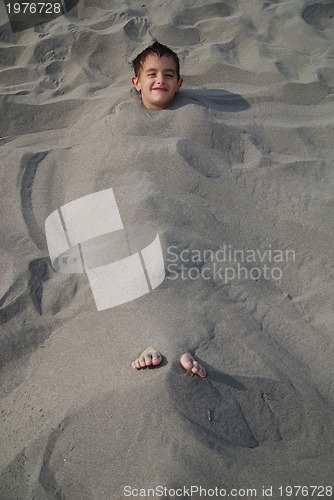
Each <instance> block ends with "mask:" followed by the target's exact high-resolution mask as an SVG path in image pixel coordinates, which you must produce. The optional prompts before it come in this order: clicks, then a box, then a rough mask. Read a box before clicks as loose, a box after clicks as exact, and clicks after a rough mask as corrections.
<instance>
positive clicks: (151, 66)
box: [132, 54, 183, 109]
mask: <svg viewBox="0 0 334 500" xmlns="http://www.w3.org/2000/svg"><path fill="white" fill-rule="evenodd" d="M182 82H183V80H181V78H180V79H179V78H178V76H177V72H176V62H175V61H174V59H173V58H172V57H171V56H161V57H159V56H158V55H156V54H150V55H149V56H148V57H147V58H146V59H145V61H144V63H143V66H142V68H141V70H140V73H139V75H138V77H137V76H133V77H132V83H133V85H134V86H135V87H136V89H137V90H138V91H139V92H140V93H141V98H142V101H143V104H144V106H145V107H146V108H148V109H163V108H165V107H166V106H168V105H169V104H170V103H171V102H172V100H173V99H174V96H175V94H176V92H177V91H178V90H179V88H180V87H181V85H182Z"/></svg>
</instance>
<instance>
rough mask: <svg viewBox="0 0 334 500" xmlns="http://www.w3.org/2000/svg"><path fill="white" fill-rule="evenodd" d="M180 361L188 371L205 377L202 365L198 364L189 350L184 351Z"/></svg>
mask: <svg viewBox="0 0 334 500" xmlns="http://www.w3.org/2000/svg"><path fill="white" fill-rule="evenodd" d="M180 363H181V365H182V366H183V368H184V369H185V370H187V371H188V372H192V373H195V374H196V375H198V376H199V377H202V378H204V377H206V371H205V369H204V368H203V366H202V365H200V364H199V363H198V361H196V360H195V359H194V357H193V356H192V355H191V354H190V353H189V352H186V353H184V354H183V355H182V356H181V358H180Z"/></svg>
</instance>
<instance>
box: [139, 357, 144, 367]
mask: <svg viewBox="0 0 334 500" xmlns="http://www.w3.org/2000/svg"><path fill="white" fill-rule="evenodd" d="M139 365H140V367H141V368H144V367H145V366H146V362H145V358H144V356H142V357H141V358H139Z"/></svg>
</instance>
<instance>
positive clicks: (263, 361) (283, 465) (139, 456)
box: [0, 0, 334, 500]
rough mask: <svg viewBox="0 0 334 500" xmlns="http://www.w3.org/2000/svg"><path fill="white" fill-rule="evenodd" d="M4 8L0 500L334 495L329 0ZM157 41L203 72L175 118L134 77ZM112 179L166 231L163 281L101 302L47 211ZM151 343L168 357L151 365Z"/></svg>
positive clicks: (132, 206)
mask: <svg viewBox="0 0 334 500" xmlns="http://www.w3.org/2000/svg"><path fill="white" fill-rule="evenodd" d="M144 1H145V3H143V2H144ZM0 19H1V27H0V64H1V69H0V89H1V123H0V127H1V130H0V158H1V219H0V231H1V233H0V236H1V240H0V241H1V247H0V248H1V258H0V265H1V280H0V286H1V315H0V320H1V336H0V339H1V340H0V341H1V344H0V358H1V438H0V443H1V453H0V473H1V479H0V499H1V500H14V499H15V500H33V499H34V500H47V499H55V500H56V499H66V500H121V499H122V498H137V497H139V494H140V497H141V498H166V499H171V498H184V499H185V498H191V499H197V498H223V493H224V491H223V489H225V490H226V494H229V493H230V494H234V498H238V499H239V498H257V499H263V498H267V497H268V496H271V497H272V498H274V499H279V498H289V490H286V489H285V488H286V487H287V486H289V485H290V486H291V485H292V486H293V485H305V486H311V485H316V486H318V487H319V488H318V489H315V490H314V489H313V490H312V489H310V488H309V489H308V490H307V489H306V490H305V489H304V490H303V498H314V497H315V496H316V495H318V496H319V495H321V494H323V495H327V498H333V496H332V493H331V491H330V489H327V490H322V489H321V486H327V485H331V484H332V483H333V470H334V463H333V462H334V460H333V437H334V434H333V402H334V385H333V374H334V373H333V372H334V368H333V340H334V337H333V316H334V311H333V294H334V269H333V262H334V260H333V259H334V236H333V235H334V219H333V207H334V198H333V193H334V190H333V186H334V170H333V164H334V162H333V159H334V154H333V142H334V141H333V139H334V93H333V86H334V59H333V58H334V44H333V42H334V6H333V2H332V1H331V0H318V2H317V1H314V0H313V1H312V0H290V1H279V0H276V1H274V0H272V1H264V0H254V1H252V2H249V1H247V0H235V1H232V0H231V1H221V2H214V1H203V0H191V1H190V0H183V1H181V0H176V1H173V2H172V1H165V2H159V1H158V0H141V1H140V2H139V1H137V0H127V1H121V0H115V1H113V2H111V1H110V2H108V1H106V0H105V1H100V2H95V1H94V0H80V1H79V3H78V5H77V7H76V8H74V9H73V10H71V12H69V13H68V14H67V15H66V16H61V17H58V18H56V19H54V20H52V21H50V22H49V23H45V24H41V25H39V26H35V27H32V28H29V29H25V30H22V31H20V32H16V33H12V31H11V28H10V25H9V23H8V19H7V17H6V12H5V9H4V5H3V4H1V5H0ZM154 39H158V40H159V41H160V42H161V43H165V44H168V45H169V46H170V47H171V48H173V50H175V51H176V52H177V53H178V54H179V56H180V61H181V70H182V75H183V78H184V85H183V87H182V89H181V90H180V92H179V93H178V95H177V98H176V99H175V102H174V103H173V105H172V106H171V107H170V108H169V109H166V110H163V111H160V112H159V111H149V110H146V109H144V108H143V107H142V106H141V104H140V99H139V98H138V96H136V95H135V93H133V92H131V84H130V77H131V74H132V72H131V64H130V62H131V60H132V59H133V57H135V55H137V54H138V53H139V52H140V51H141V50H142V49H143V48H145V47H146V46H147V45H149V44H150V43H151V42H152V41H153V40H154ZM109 188H112V189H113V191H114V193H115V197H116V200H117V203H118V206H119V209H120V212H121V214H122V218H123V222H124V224H126V225H131V224H148V225H149V226H150V227H151V228H153V229H154V230H156V231H157V232H158V234H159V237H160V241H161V246H162V250H163V255H164V260H165V266H166V278H165V280H164V281H163V283H162V284H161V285H160V286H159V287H157V288H156V289H155V290H153V291H152V292H151V293H148V294H146V295H143V296H142V297H140V298H138V299H136V300H133V301H131V302H128V303H124V304H122V305H119V306H117V307H113V308H108V309H105V310H103V311H98V310H97V307H96V304H95V302H94V298H93V295H92V291H91V288H90V286H89V282H88V280H87V276H86V275H85V274H62V273H58V272H55V271H54V270H53V268H52V267H51V263H50V259H49V253H48V248H47V242H46V237H45V227H44V224H45V220H46V218H47V217H48V216H49V215H50V214H51V213H52V212H53V211H55V210H56V209H58V208H59V207H61V206H63V205H65V204H67V203H69V202H71V201H73V200H76V199H78V198H80V197H84V196H86V195H88V194H91V193H96V192H99V191H102V190H104V189H109ZM171 249H172V250H171ZM171 251H173V252H174V253H173V254H172V253H171ZM235 251H239V253H237V254H234V252H235ZM182 252H183V253H182ZM210 252H211V254H210ZM174 254H176V255H178V256H179V257H178V258H177V262H176V263H175V262H171V261H172V260H174V257H173V255H174ZM210 255H211V257H212V258H211V257H210ZM224 257H225V259H224ZM234 257H235V258H234ZM175 259H176V258H175ZM171 264H173V265H172V266H171ZM264 266H267V267H266V269H265V268H264ZM204 271H205V274H204ZM233 272H234V274H233ZM265 273H266V274H265ZM151 344H153V345H154V346H156V347H157V348H159V349H160V350H161V352H162V354H163V356H164V362H163V363H162V365H161V366H160V367H159V368H155V369H146V370H141V371H133V370H132V368H131V362H132V360H133V359H134V358H135V357H136V356H138V354H139V353H140V352H141V351H142V350H143V349H144V348H145V347H147V346H148V345H151ZM185 350H190V351H191V352H192V353H193V354H194V355H195V357H196V358H197V359H198V360H200V361H201V362H202V363H203V365H204V366H205V368H206V370H207V372H208V376H207V378H206V379H199V378H196V377H191V376H189V375H187V374H186V375H185V372H184V371H183V370H182V368H181V367H180V365H179V363H178V359H179V356H180V355H181V354H182V352H184V351H185ZM191 486H192V487H193V489H192V490H189V488H191ZM126 487H127V488H126ZM160 487H161V488H166V490H161V489H159V488H160ZM195 487H197V488H198V489H199V488H200V487H202V488H203V490H202V491H201V492H199V491H197V490H196V488H195ZM149 488H151V490H149ZM187 488H188V489H187ZM215 488H217V489H218V490H216V491H214V489H215ZM232 488H234V489H235V490H233V493H231V491H232ZM263 488H265V490H266V491H263ZM270 488H272V490H271V489H270ZM280 488H281V489H280ZM173 489H174V490H177V491H174V490H173ZM204 489H206V492H205V491H204ZM247 489H253V490H252V492H251V491H248V492H247ZM219 490H221V491H220V494H219ZM217 491H218V493H217ZM159 493H160V495H159ZM200 493H201V495H200ZM213 493H214V495H215V496H214V495H213ZM137 495H138V496H137ZM247 495H248V496H247ZM301 497H302V496H301V492H299V493H298V492H297V491H294V494H293V498H301ZM230 498H231V496H230ZM290 498H291V496H290ZM325 498H326V496H325Z"/></svg>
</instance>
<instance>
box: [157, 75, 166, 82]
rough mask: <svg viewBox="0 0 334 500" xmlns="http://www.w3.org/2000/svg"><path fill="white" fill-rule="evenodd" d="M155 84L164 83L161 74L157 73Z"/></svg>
mask: <svg viewBox="0 0 334 500" xmlns="http://www.w3.org/2000/svg"><path fill="white" fill-rule="evenodd" d="M157 83H159V84H161V83H165V78H164V75H163V73H158V74H157Z"/></svg>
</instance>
